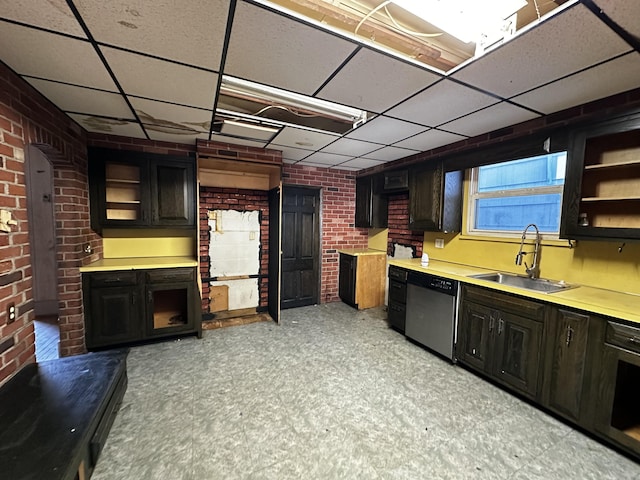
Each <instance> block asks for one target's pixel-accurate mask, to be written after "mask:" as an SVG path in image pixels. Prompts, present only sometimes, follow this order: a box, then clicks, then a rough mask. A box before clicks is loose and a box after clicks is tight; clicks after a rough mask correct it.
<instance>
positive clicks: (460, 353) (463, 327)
mask: <svg viewBox="0 0 640 480" xmlns="http://www.w3.org/2000/svg"><path fill="white" fill-rule="evenodd" d="M494 316H495V314H494V312H493V311H492V310H491V309H490V308H488V307H485V306H484V305H478V304H476V303H473V302H463V304H462V314H461V316H460V326H459V329H458V331H459V334H458V343H457V345H456V356H457V357H458V359H459V360H460V361H462V362H463V363H466V364H468V365H470V366H472V367H475V368H476V369H478V370H480V371H483V372H484V371H486V370H487V364H488V358H489V348H490V347H491V345H490V339H491V334H492V330H493V328H494V326H495V318H494Z"/></svg>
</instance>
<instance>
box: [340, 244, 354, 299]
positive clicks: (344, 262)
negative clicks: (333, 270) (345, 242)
mask: <svg viewBox="0 0 640 480" xmlns="http://www.w3.org/2000/svg"><path fill="white" fill-rule="evenodd" d="M357 261H358V257H356V256H354V255H345V254H344V253H341V254H340V278H339V280H338V294H339V295H340V298H341V299H342V301H343V302H345V303H348V304H349V305H351V306H352V307H357V305H356V266H357Z"/></svg>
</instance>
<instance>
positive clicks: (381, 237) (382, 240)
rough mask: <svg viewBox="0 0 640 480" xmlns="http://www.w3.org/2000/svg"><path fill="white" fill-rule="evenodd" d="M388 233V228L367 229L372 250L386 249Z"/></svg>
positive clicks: (384, 250)
mask: <svg viewBox="0 0 640 480" xmlns="http://www.w3.org/2000/svg"><path fill="white" fill-rule="evenodd" d="M388 235H389V229H388V228H370V229H369V243H368V246H369V248H371V249H373V250H382V251H383V252H386V251H387V237H388Z"/></svg>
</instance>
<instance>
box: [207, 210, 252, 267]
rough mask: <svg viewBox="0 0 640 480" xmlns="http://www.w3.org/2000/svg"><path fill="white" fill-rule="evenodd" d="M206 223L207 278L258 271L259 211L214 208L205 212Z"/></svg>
mask: <svg viewBox="0 0 640 480" xmlns="http://www.w3.org/2000/svg"><path fill="white" fill-rule="evenodd" d="M212 217H213V218H212ZM209 226H210V228H211V240H210V243H209V258H210V262H211V269H210V272H209V276H210V277H232V276H239V275H257V274H258V273H260V212H259V211H257V210H255V211H250V212H239V211H237V210H215V211H213V212H211V213H210V215H209Z"/></svg>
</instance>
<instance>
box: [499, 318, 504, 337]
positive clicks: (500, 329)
mask: <svg viewBox="0 0 640 480" xmlns="http://www.w3.org/2000/svg"><path fill="white" fill-rule="evenodd" d="M503 328H504V320H502V319H501V318H499V319H498V335H502V329H503Z"/></svg>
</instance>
